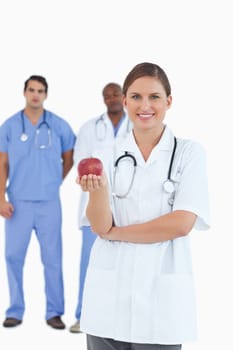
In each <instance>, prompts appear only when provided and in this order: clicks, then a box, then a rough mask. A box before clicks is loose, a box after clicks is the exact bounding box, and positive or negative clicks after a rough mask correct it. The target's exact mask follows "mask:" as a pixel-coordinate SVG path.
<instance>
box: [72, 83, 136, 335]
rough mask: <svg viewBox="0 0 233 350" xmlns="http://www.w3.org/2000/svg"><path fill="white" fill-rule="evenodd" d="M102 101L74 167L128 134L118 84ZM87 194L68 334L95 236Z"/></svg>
mask: <svg viewBox="0 0 233 350" xmlns="http://www.w3.org/2000/svg"><path fill="white" fill-rule="evenodd" d="M102 94H103V100H104V103H105V105H106V107H107V110H106V112H105V113H104V114H102V115H101V116H98V117H95V118H92V119H91V120H89V121H87V122H86V123H85V124H83V125H82V127H81V128H80V130H79V132H78V135H77V140H76V144H75V150H74V163H75V165H76V166H77V164H78V163H79V161H80V160H81V159H83V158H89V157H92V156H93V153H94V152H95V151H96V150H98V149H101V148H102V149H103V148H105V149H106V148H110V147H112V146H113V143H114V142H115V141H116V140H119V138H124V137H125V136H126V135H127V134H128V132H129V131H130V130H131V122H130V121H129V119H128V116H127V115H126V113H125V110H124V107H123V94H122V89H121V86H120V85H119V84H116V83H113V82H111V83H108V84H107V85H106V86H105V87H104V88H103V91H102ZM87 198H88V196H87V193H84V192H82V193H81V198H80V203H79V213H78V223H79V227H80V229H81V231H82V248H81V249H82V250H81V259H80V273H79V295H78V305H77V308H76V312H75V317H76V322H75V323H74V325H72V326H71V327H70V332H72V333H79V332H80V324H79V320H80V317H81V310H82V297H83V287H84V282H85V276H86V270H87V266H88V262H89V256H90V251H91V247H92V245H93V243H94V241H95V239H96V234H95V233H93V232H92V230H91V227H90V224H89V222H88V220H87V218H86V203H87Z"/></svg>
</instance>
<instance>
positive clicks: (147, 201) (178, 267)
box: [81, 127, 209, 344]
mask: <svg viewBox="0 0 233 350" xmlns="http://www.w3.org/2000/svg"><path fill="white" fill-rule="evenodd" d="M177 141H178V143H177V149H176V154H175V159H174V163H173V167H172V179H173V180H174V181H175V187H176V193H175V198H174V205H173V208H171V207H170V205H169V204H168V199H169V196H170V194H167V193H165V192H164V190H163V183H164V181H165V180H166V179H167V173H168V167H169V163H170V158H171V154H172V149H173V145H174V136H173V134H172V132H171V131H170V130H169V129H168V128H167V127H166V129H165V131H164V133H163V136H162V138H161V140H160V142H159V144H158V145H157V146H156V147H155V148H154V150H153V151H152V153H151V155H150V157H149V159H148V160H147V161H146V162H145V161H144V159H143V157H142V155H141V153H140V151H139V149H138V147H137V145H136V143H135V140H134V137H133V134H132V133H130V134H129V135H128V136H127V138H126V139H125V140H124V141H123V142H121V143H120V144H117V145H116V151H115V160H116V159H117V158H118V157H119V156H120V155H122V154H123V153H124V152H125V151H128V152H131V153H132V154H134V156H135V158H136V160H137V170H136V175H135V179H134V183H133V186H132V189H131V192H130V193H129V195H128V196H127V198H125V199H118V198H116V197H112V210H113V217H114V222H115V224H116V226H124V225H128V224H135V223H142V222H146V221H148V220H151V219H153V218H156V217H159V216H161V215H163V214H165V213H168V212H170V211H171V210H187V211H191V212H193V213H195V214H196V215H197V219H196V223H195V228H196V229H199V230H205V229H207V228H208V227H209V210H208V189H207V177H206V172H205V154H204V151H203V148H202V147H201V146H200V145H199V144H198V143H195V142H192V141H189V140H183V139H178V140H177ZM105 164H106V163H105ZM119 167H120V165H119ZM106 171H108V169H106ZM108 174H109V183H110V192H111V193H112V188H111V186H112V182H113V167H112V166H110V168H109V171H108ZM126 179H127V174H126V172H125V170H124V171H122V172H121V171H119V179H118V180H117V184H118V186H119V188H118V189H114V190H115V192H117V190H121V189H122V187H124V183H125V180H126ZM81 329H82V331H84V332H85V333H88V334H92V335H95V336H100V337H106V338H113V339H116V340H121V341H126V342H135V343H147V344H149V343H151V344H156V343H157V344H182V343H185V342H190V341H193V340H195V338H196V310H195V291H194V285H193V276H192V260H191V254H190V247H189V236H186V237H181V238H177V239H174V240H170V241H165V242H161V243H153V244H135V243H127V242H118V241H107V240H104V239H101V238H99V237H98V238H97V239H96V241H95V243H94V245H93V247H92V252H91V257H90V261H89V267H88V271H87V276H86V283H85V288H84V298H83V308H82V316H81Z"/></svg>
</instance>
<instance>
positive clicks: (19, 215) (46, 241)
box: [5, 199, 64, 320]
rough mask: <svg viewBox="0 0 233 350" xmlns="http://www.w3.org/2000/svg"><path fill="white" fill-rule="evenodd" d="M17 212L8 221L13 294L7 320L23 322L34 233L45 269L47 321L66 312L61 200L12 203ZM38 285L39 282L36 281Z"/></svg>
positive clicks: (8, 261)
mask: <svg viewBox="0 0 233 350" xmlns="http://www.w3.org/2000/svg"><path fill="white" fill-rule="evenodd" d="M11 203H12V204H13V206H14V213H13V216H12V218H10V219H7V220H6V221H5V230H6V231H5V232H6V238H5V258H6V265H7V275H8V284H9V293H10V306H9V308H8V309H7V311H6V317H14V318H17V319H19V320H22V319H23V315H24V311H25V301H24V292H23V267H24V261H25V257H26V253H27V248H28V245H29V242H30V239H31V235H32V231H33V230H34V231H35V234H36V237H37V239H38V242H39V245H40V255H41V261H42V264H43V267H44V278H45V293H46V315H45V318H46V320H47V319H49V318H51V317H54V316H58V315H62V314H63V313H64V288H63V277H62V236H61V204H60V200H59V199H56V200H51V201H12V200H11ZM32 283H35V280H32Z"/></svg>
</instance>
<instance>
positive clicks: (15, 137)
mask: <svg viewBox="0 0 233 350" xmlns="http://www.w3.org/2000/svg"><path fill="white" fill-rule="evenodd" d="M23 118H24V123H25V132H26V134H27V136H28V140H27V141H25V142H23V141H21V139H20V137H21V135H22V132H23V131H22V119H21V112H18V113H16V114H15V115H13V116H12V117H10V118H8V119H7V120H6V121H5V122H4V123H3V124H2V125H1V127H0V151H1V152H6V153H8V160H9V164H10V166H9V181H8V186H7V193H8V196H9V198H11V199H15V200H32V201H33V200H53V199H56V198H58V195H59V186H60V184H61V182H62V176H63V174H62V171H63V170H62V158H61V155H62V153H64V152H66V151H68V150H71V149H72V148H73V147H74V143H75V134H74V133H73V131H72V129H71V127H70V126H69V124H68V123H67V122H66V121H65V120H64V119H62V118H60V117H59V116H57V115H55V114H54V113H52V112H49V111H46V122H47V123H48V125H49V128H50V130H51V146H48V147H46V148H44V149H40V148H39V147H38V145H37V143H36V130H37V128H38V126H39V124H40V123H41V122H42V120H43V115H42V116H41V117H40V119H39V121H38V123H37V124H36V125H33V124H32V123H31V122H30V120H29V119H28V118H27V117H25V115H23ZM40 131H41V134H42V135H39V137H43V135H44V137H45V138H46V137H47V131H48V130H47V128H46V126H45V125H42V127H41V129H40ZM46 142H48V140H47V141H46Z"/></svg>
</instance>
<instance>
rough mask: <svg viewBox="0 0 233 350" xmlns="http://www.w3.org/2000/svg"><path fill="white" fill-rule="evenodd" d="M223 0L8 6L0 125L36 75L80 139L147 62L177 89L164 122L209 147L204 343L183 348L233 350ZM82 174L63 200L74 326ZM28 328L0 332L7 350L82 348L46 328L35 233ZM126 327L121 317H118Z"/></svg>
mask: <svg viewBox="0 0 233 350" xmlns="http://www.w3.org/2000/svg"><path fill="white" fill-rule="evenodd" d="M231 13H232V11H231V1H230V0H229V1H226V0H221V1H215V0H209V1H208V0H195V1H194V0H193V1H189V0H160V1H157V0H144V1H143V0H118V1H112V0H96V1H95V0H93V1H91V0H86V1H78V0H76V1H75V0H66V1H65V0H40V1H34V0H20V1H18V0H1V2H0V48H1V50H0V101H1V102H0V122H3V121H4V120H5V119H6V118H7V117H8V116H10V115H12V114H13V113H15V112H16V111H18V110H19V109H21V108H23V106H24V98H23V84H24V81H25V80H26V79H27V78H28V77H29V76H30V75H32V74H41V75H44V76H45V77H46V78H47V80H48V83H49V96H48V100H47V102H46V108H47V109H50V110H52V111H54V112H55V113H57V114H58V115H60V116H62V117H64V118H65V119H66V120H67V121H69V122H70V124H71V125H72V127H73V129H74V131H75V132H76V131H78V129H79V127H80V125H81V124H82V123H83V122H85V121H86V120H87V119H89V118H91V117H94V116H96V115H98V114H100V113H101V112H103V110H104V108H105V106H104V104H103V101H102V96H101V91H102V88H103V86H104V85H105V84H106V83H108V82H110V81H115V82H118V83H120V84H122V83H123V80H124V78H125V76H126V74H127V73H128V71H129V70H130V69H131V68H132V67H133V66H134V65H135V64H137V63H140V62H143V61H150V62H155V63H157V64H159V65H161V67H162V68H164V69H165V71H166V72H167V74H168V77H169V79H170V82H171V85H172V94H173V101H174V102H173V107H172V109H171V110H170V111H169V113H168V116H167V123H168V124H169V125H170V126H171V127H172V128H173V130H174V132H175V134H176V135H177V136H181V137H185V138H193V139H196V140H197V141H200V142H201V143H202V144H203V145H204V147H205V149H206V153H207V159H208V174H209V187H210V201H211V213H212V227H211V229H210V230H209V231H207V232H194V233H193V234H192V243H193V262H194V271H195V276H196V277H195V278H196V285H197V297H198V316H199V340H198V342H197V343H195V344H187V345H184V346H183V349H185V350H187V349H190V350H204V349H205V350H206V349H224V348H226V349H231V347H232V311H233V309H232V306H233V303H232V295H233V290H232V285H233V284H232V279H233V257H232V238H231V235H232V221H231V215H232V207H231V200H232V197H233V193H232V185H231V182H232V169H231V163H232V137H231V136H232V126H231V125H232V124H231V119H232V91H233V90H232V78H233V74H232V72H233V70H232V64H233V54H232V30H233V25H232V15H231ZM75 175H76V170H75V169H72V171H71V173H70V174H69V175H68V177H67V179H66V180H65V182H64V184H63V187H62V190H61V194H62V203H63V217H64V220H63V242H64V280H65V299H66V313H65V315H64V321H65V322H66V323H67V326H70V325H71V324H72V323H73V321H74V312H75V307H76V300H77V292H78V271H79V264H78V263H79V255H80V243H81V240H80V232H79V231H78V229H77V218H76V217H77V206H78V197H79V188H78V187H77V186H76V185H75ZM3 223H4V222H3V219H2V218H1V219H0V317H1V320H0V321H3V320H4V317H5V309H6V307H7V306H8V287H7V280H6V271H5V261H4V226H3ZM24 288H25V300H26V313H25V317H24V322H23V325H22V326H20V327H18V328H16V329H4V328H3V327H1V328H0V346H1V348H3V345H4V346H5V348H7V349H8V350H13V349H14V348H15V347H17V348H18V349H24V350H29V349H30V350H31V349H42V348H46V349H48V348H49V347H53V348H54V349H57V350H60V349H65V348H68V349H69V350H72V349H79V350H82V349H85V336H84V335H83V334H82V335H77V334H71V333H69V332H68V329H67V330H65V331H55V330H53V329H50V328H49V327H48V326H46V324H45V322H44V309H45V299H44V280H43V271H42V266H41V263H40V256H39V247H38V244H37V241H36V240H35V238H34V236H33V238H32V241H31V244H30V247H29V251H28V255H27V258H26V265H25V273H24ZM119 322H120V320H119Z"/></svg>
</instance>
